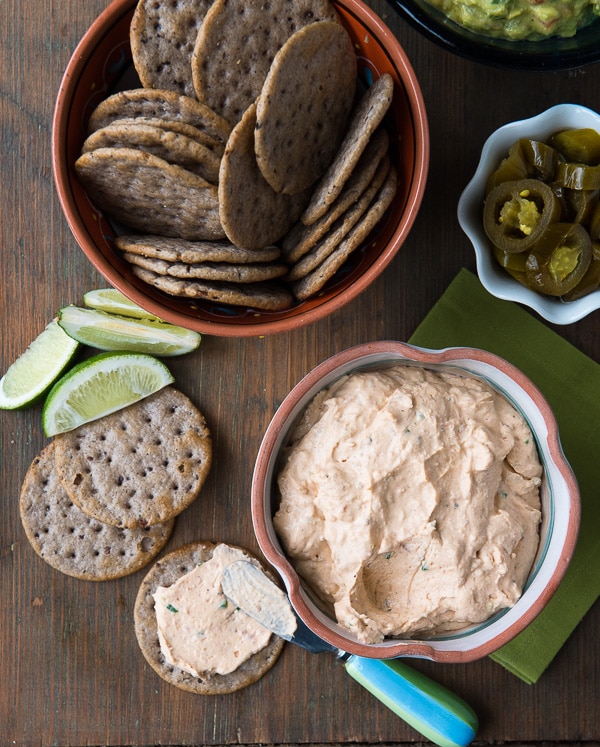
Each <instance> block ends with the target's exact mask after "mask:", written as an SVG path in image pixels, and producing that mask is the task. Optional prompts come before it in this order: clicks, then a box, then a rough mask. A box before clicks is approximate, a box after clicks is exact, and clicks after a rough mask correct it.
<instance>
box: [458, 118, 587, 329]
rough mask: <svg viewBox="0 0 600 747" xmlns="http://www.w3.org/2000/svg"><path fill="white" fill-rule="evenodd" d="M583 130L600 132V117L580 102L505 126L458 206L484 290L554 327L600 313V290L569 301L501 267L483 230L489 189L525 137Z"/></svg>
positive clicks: (539, 137) (483, 155)
mask: <svg viewBox="0 0 600 747" xmlns="http://www.w3.org/2000/svg"><path fill="white" fill-rule="evenodd" d="M579 127H589V128H591V129H593V130H596V131H597V132H600V114H598V113H597V112H595V111H592V110H591V109H588V108H587V107H585V106H581V105H579V104H557V105H556V106H552V107H550V108H549V109H546V110H545V111H543V112H541V113H540V114H537V115H536V116H534V117H529V118H528V119H521V120H518V121H515V122H508V123H507V124H505V125H503V126H502V127H499V128H498V129H497V130H495V131H494V132H493V133H492V134H491V135H490V136H489V137H488V138H487V140H486V141H485V143H484V144H483V148H482V150H481V157H480V159H479V163H478V165H477V169H476V170H475V174H474V175H473V177H472V178H471V180H470V181H469V183H468V184H467V186H466V187H465V189H464V191H463V193H462V194H461V196H460V199H459V201H458V208H457V215H458V222H459V224H460V226H461V228H462V230H463V231H464V232H465V234H466V235H467V237H468V238H469V240H470V241H471V244H472V245H473V249H474V250H475V259H476V263H477V274H478V276H479V279H480V280H481V283H482V285H483V287H484V288H485V289H486V290H487V291H489V293H491V294H492V295H493V296H496V297H497V298H501V299H504V300H506V301H514V302H516V303H520V304H523V305H524V306H528V307H529V308H530V309H533V310H534V311H535V312H536V313H537V314H539V315H540V316H541V317H542V318H544V319H546V320H547V321H549V322H552V323H554V324H572V323H573V322H577V321H579V320H580V319H583V318H584V317H586V316H587V315H588V314H590V313H592V312H593V311H596V310H597V309H600V290H596V291H593V292H592V293H589V294H588V295H587V296H583V297H582V298H578V299H577V300H575V301H563V300H562V299H560V298H553V297H552V296H546V295H544V294H542V293H537V292H536V291H533V290H530V289H529V288H526V287H525V286H524V285H523V284H522V283H520V282H519V281H518V280H515V279H514V278H513V277H511V276H510V275H509V274H508V272H506V270H504V269H503V268H502V267H500V265H499V264H498V262H497V261H496V260H495V258H494V256H493V250H492V244H491V242H490V240H489V239H488V237H487V235H486V233H485V231H484V228H483V203H484V197H485V185H486V182H487V180H488V178H489V176H490V174H491V173H492V172H493V171H494V169H495V168H496V167H497V166H498V164H499V163H500V161H501V160H502V159H503V158H504V157H505V156H506V155H507V153H508V149H509V148H510V146H511V145H512V144H513V143H515V142H516V141H517V140H519V139H520V138H529V139H532V140H540V141H542V142H547V141H548V138H549V137H550V135H552V133H554V132H557V131H558V130H567V129H570V128H579Z"/></svg>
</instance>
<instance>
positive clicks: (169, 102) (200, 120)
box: [88, 88, 231, 142]
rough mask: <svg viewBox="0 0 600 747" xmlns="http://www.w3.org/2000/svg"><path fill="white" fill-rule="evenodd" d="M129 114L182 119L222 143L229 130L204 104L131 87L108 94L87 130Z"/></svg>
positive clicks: (157, 89)
mask: <svg viewBox="0 0 600 747" xmlns="http://www.w3.org/2000/svg"><path fill="white" fill-rule="evenodd" d="M132 117H134V118H135V117H158V118H159V119H168V120H170V121H173V120H175V121H176V122H185V123H187V124H191V125H193V126H194V127H196V128H197V129H199V130H201V131H202V132H205V133H207V134H208V135H210V136H211V137H213V138H215V139H216V140H219V141H221V142H225V141H226V140H227V138H228V137H229V133H230V132H231V125H230V124H229V123H228V122H227V120H225V119H224V118H223V117H221V116H219V115H218V114H217V113H216V112H214V111H213V110H212V109H211V108H210V107H209V106H207V105H206V104H203V103H202V102H200V101H198V100H197V99H195V98H191V97H190V96H182V95H180V94H178V93H177V92H176V91H169V90H165V89H162V88H132V89H128V90H126V91H119V92H118V93H114V94H112V95H111V96H108V97H107V98H105V99H104V100H103V101H101V102H100V103H99V104H98V106H97V107H96V109H94V111H93V112H92V114H91V116H90V119H89V122H88V131H89V132H93V131H94V130H97V129H99V128H100V127H106V125H108V124H110V123H111V122H113V121H114V120H115V119H124V118H132Z"/></svg>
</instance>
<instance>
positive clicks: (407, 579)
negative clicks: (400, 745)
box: [274, 365, 542, 643]
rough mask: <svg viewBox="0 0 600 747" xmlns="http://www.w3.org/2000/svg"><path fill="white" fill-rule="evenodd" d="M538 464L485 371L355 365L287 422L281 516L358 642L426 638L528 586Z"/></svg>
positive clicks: (303, 571) (517, 418)
mask: <svg viewBox="0 0 600 747" xmlns="http://www.w3.org/2000/svg"><path fill="white" fill-rule="evenodd" d="M541 475H542V467H541V465H540V462H539V458H538V456H537V450H536V446H535V443H534V439H533V437H532V434H531V431H530V429H529V427H528V425H527V423H526V422H525V420H524V419H523V418H522V416H521V415H520V414H519V413H518V412H517V411H516V410H515V408H514V407H513V406H512V405H511V404H510V403H509V402H508V400H507V399H505V398H504V397H503V396H501V395H500V394H498V393H497V392H496V391H495V390H494V389H493V388H492V387H490V386H489V385H488V384H486V383H484V382H482V381H480V380H478V379H476V378H474V377H469V376H467V375H464V376H463V375H458V374H454V373H448V372H442V371H434V370H429V369H426V368H422V367H419V366H412V365H395V366H393V367H388V368H382V369H378V370H376V371H375V370H370V371H365V372H358V373H355V374H352V375H350V376H346V377H344V378H342V379H341V380H339V381H338V382H335V383H334V384H333V385H332V386H331V387H330V388H329V389H327V390H325V391H324V392H321V393H320V394H319V395H317V397H316V398H315V399H314V400H313V401H312V402H311V403H310V405H309V406H308V408H307V410H306V411H305V413H304V415H303V418H302V420H301V422H300V423H299V424H298V426H297V427H296V429H295V431H294V433H293V434H292V438H291V441H290V443H289V445H288V447H287V449H286V453H285V456H284V461H283V464H282V467H281V470H280V472H279V474H278V486H279V491H280V494H281V503H280V506H279V509H278V511H277V513H276V515H275V516H274V526H275V529H276V531H277V533H278V535H279V537H280V540H281V543H282V546H283V548H284V550H285V552H286V554H287V555H288V557H289V558H290V560H291V562H292V564H293V565H294V567H295V568H296V570H297V572H298V573H299V575H300V576H302V577H303V578H304V579H305V581H306V582H307V584H308V586H309V587H310V588H311V589H312V590H313V591H314V593H315V594H316V595H317V596H318V597H319V598H320V599H321V600H322V601H323V602H324V603H325V604H326V606H328V607H332V608H333V612H334V615H335V617H336V619H337V621H338V623H339V624H340V625H341V626H343V627H344V628H346V629H347V630H349V631H350V632H352V633H354V634H355V635H356V637H357V639H358V640H359V641H362V642H365V643H375V642H378V641H381V640H382V639H383V638H384V637H386V636H398V637H399V636H401V637H428V636H432V635H436V634H439V633H442V632H444V631H450V630H455V629H460V628H463V627H465V626H467V625H469V624H471V623H478V622H482V621H484V620H486V619H487V618H489V617H490V616H491V615H493V614H494V613H495V612H496V611H498V610H501V609H503V608H506V607H510V606H512V605H513V604H514V603H515V602H516V601H517V599H518V598H519V596H520V595H521V594H522V590H523V585H524V583H525V581H526V579H527V576H528V574H529V571H530V569H531V566H532V563H533V561H534V558H535V555H536V552H537V548H538V543H539V523H540V519H541V505H540V484H541Z"/></svg>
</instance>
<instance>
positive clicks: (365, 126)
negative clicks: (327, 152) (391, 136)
mask: <svg viewBox="0 0 600 747" xmlns="http://www.w3.org/2000/svg"><path fill="white" fill-rule="evenodd" d="M393 95H394V80H393V78H392V76H391V75H390V74H389V73H384V74H383V75H382V76H381V77H379V78H378V79H377V80H376V81H375V82H374V83H373V85H371V86H370V87H369V88H368V89H367V90H366V91H365V93H364V94H363V95H362V97H361V99H360V101H359V103H358V106H357V107H356V108H355V109H354V111H353V112H352V114H351V117H350V122H349V126H348V129H347V132H346V134H345V135H344V139H343V141H342V144H341V145H340V148H339V150H338V152H337V155H336V156H335V158H334V160H333V162H332V163H331V164H330V166H329V168H328V170H327V172H326V173H325V175H324V176H323V178H322V179H321V181H320V182H319V184H318V185H317V187H316V189H315V190H314V192H313V194H312V197H311V199H310V202H309V204H308V207H307V208H306V209H305V211H304V213H303V214H302V222H303V223H305V224H306V225H310V224H312V223H314V222H315V221H316V220H318V219H319V218H321V217H322V216H323V215H324V214H325V212H326V211H327V208H328V207H329V205H331V203H332V202H333V201H334V200H335V199H336V198H337V197H338V195H339V194H340V192H341V191H342V189H343V187H344V184H345V183H346V180H347V179H348V178H349V176H350V174H351V173H352V170H353V169H354V167H355V166H356V164H357V162H358V160H359V158H360V157H361V154H362V152H363V151H364V149H365V148H366V146H367V143H368V142H369V140H370V138H371V135H372V134H373V133H374V132H375V130H376V129H377V127H379V125H380V124H381V121H382V120H383V117H384V116H385V114H386V112H387V111H388V109H389V107H390V104H391V103H392V97H393Z"/></svg>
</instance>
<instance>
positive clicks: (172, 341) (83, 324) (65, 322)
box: [58, 306, 200, 356]
mask: <svg viewBox="0 0 600 747" xmlns="http://www.w3.org/2000/svg"><path fill="white" fill-rule="evenodd" d="M58 323H59V324H60V326H61V327H62V328H63V329H64V331H65V332H66V333H67V334H68V335H71V337H73V338H74V339H75V340H78V341H79V342H82V343H84V344H85V345H91V346H92V347H94V348H98V350H127V351H132V352H135V353H149V354H150V355H159V356H174V355H183V354H184V353H189V352H191V351H192V350H195V349H196V348H197V347H198V345H200V335H199V333H198V332H194V331H192V330H190V329H185V328H184V327H178V326H176V325H175V324H169V323H167V322H159V321H157V320H156V319H132V318H131V317H125V316H119V315H117V314H108V313H106V312H105V311H99V310H97V309H83V308H81V307H79V306H65V307H64V308H62V309H60V311H59V312H58Z"/></svg>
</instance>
